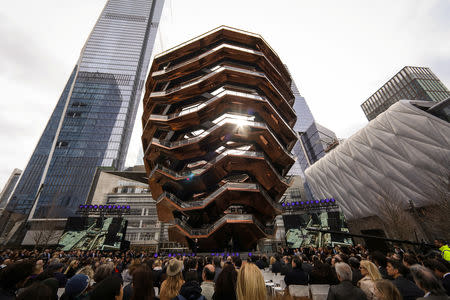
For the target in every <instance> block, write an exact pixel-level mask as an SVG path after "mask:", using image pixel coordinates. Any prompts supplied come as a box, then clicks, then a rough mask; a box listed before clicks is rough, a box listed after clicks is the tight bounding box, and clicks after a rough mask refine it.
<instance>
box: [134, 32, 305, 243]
mask: <svg viewBox="0 0 450 300" xmlns="http://www.w3.org/2000/svg"><path fill="white" fill-rule="evenodd" d="M290 84H291V78H290V75H289V72H288V71H287V69H286V68H285V66H284V65H283V63H282V62H281V60H280V59H279V58H278V56H277V55H276V54H275V52H274V51H273V50H272V49H271V48H270V46H269V45H268V44H267V43H266V42H265V41H264V39H263V38H262V37H261V36H259V35H256V34H253V33H249V32H245V31H241V30H237V29H234V28H229V27H224V26H222V27H219V28H216V29H214V30H212V31H210V32H208V33H206V34H204V35H201V36H199V37H197V38H195V39H193V40H190V41H188V42H186V43H184V44H181V45H180V46H177V47H175V48H172V49H170V50H169V51H167V52H165V53H162V54H160V55H158V56H156V57H155V59H154V61H153V65H152V67H151V70H150V73H149V76H148V79H147V83H146V93H145V97H144V113H143V116H142V125H143V135H142V144H143V148H144V163H145V168H146V170H147V174H148V178H149V185H150V188H151V191H152V195H153V198H154V199H157V204H156V207H157V211H158V217H159V219H160V220H161V221H164V222H170V223H171V224H172V225H171V226H170V227H169V238H170V239H171V240H176V241H178V242H180V243H183V244H186V245H188V246H191V247H192V243H193V241H194V240H196V239H198V246H199V248H200V249H201V250H205V251H206V250H216V251H218V250H221V249H226V248H228V247H229V246H228V245H229V244H230V240H232V241H233V242H232V244H233V248H234V250H249V249H252V248H254V246H255V244H256V242H257V241H258V239H260V238H263V237H267V236H270V235H271V234H272V230H273V220H274V217H275V216H276V215H277V214H280V213H281V210H280V205H279V203H278V201H279V199H280V197H281V196H282V195H283V193H284V191H285V190H286V189H287V187H288V186H289V181H288V180H287V179H286V178H285V177H284V176H285V175H286V173H287V171H288V170H289V169H290V167H291V166H292V164H293V163H294V161H295V159H294V157H293V156H292V154H291V152H290V151H291V149H292V147H293V146H294V144H295V142H296V139H297V137H296V134H295V132H294V131H293V130H292V126H293V125H294V124H295V122H296V114H295V112H294V110H293V108H292V105H293V103H294V95H293V94H292V91H291V89H290Z"/></svg>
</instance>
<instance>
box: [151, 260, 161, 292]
mask: <svg viewBox="0 0 450 300" xmlns="http://www.w3.org/2000/svg"><path fill="white" fill-rule="evenodd" d="M162 275H163V269H162V262H161V260H160V259H157V260H155V261H154V262H153V286H155V287H157V288H158V289H159V288H161V279H162Z"/></svg>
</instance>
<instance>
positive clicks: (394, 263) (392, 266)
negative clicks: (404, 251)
mask: <svg viewBox="0 0 450 300" xmlns="http://www.w3.org/2000/svg"><path fill="white" fill-rule="evenodd" d="M386 272H387V273H388V275H389V276H392V277H394V278H397V277H398V276H404V275H405V274H406V273H407V272H408V269H407V268H406V267H405V266H404V265H403V264H402V263H401V262H400V261H399V260H396V259H389V260H388V261H387V263H386Z"/></svg>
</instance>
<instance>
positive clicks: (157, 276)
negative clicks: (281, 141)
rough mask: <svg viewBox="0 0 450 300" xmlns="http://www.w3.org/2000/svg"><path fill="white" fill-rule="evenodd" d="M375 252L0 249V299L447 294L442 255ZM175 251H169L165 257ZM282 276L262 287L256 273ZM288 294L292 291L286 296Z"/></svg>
mask: <svg viewBox="0 0 450 300" xmlns="http://www.w3.org/2000/svg"><path fill="white" fill-rule="evenodd" d="M435 243H436V245H437V246H438V248H439V249H441V252H442V253H439V252H437V251H436V252H430V253H427V254H417V253H414V251H411V250H403V249H402V248H400V247H395V249H393V251H392V252H390V253H387V254H383V253H381V252H377V251H368V250H366V249H365V248H364V247H362V246H360V245H358V246H355V247H349V246H345V247H344V246H342V247H339V246H336V247H334V248H333V247H324V248H313V247H308V248H300V249H293V251H292V252H285V251H283V252H282V253H276V254H274V255H256V254H254V255H248V256H246V257H245V258H242V257H241V256H242V255H233V256H228V257H227V256H222V255H206V256H202V255H196V256H181V255H171V257H169V256H168V255H163V256H158V255H156V254H153V253H146V252H135V251H126V252H120V251H117V252H106V251H104V252H101V251H69V252H63V251H58V250H50V249H46V250H43V251H38V250H3V251H0V269H1V270H0V300H3V299H5V300H6V299H8V300H9V299H19V300H27V299H33V300H34V299H36V300H47V299H48V300H58V299H61V300H72V299H73V300H96V299H101V300H130V299H132V300H140V299H143V300H153V299H161V300H172V299H177V300H185V299H187V300H211V299H214V300H267V299H271V298H279V299H292V297H293V295H290V293H289V287H290V286H292V285H294V286H298V285H314V284H329V285H330V286H331V287H330V288H329V292H328V299H329V300H333V299H345V300H352V299H362V300H363V299H377V300H391V299H392V300H398V299H404V300H410V299H422V298H424V299H425V298H427V297H429V299H449V298H448V295H450V257H449V256H450V253H447V252H448V250H447V249H449V248H448V245H446V243H444V242H443V241H436V242H435ZM172 256H175V257H172ZM269 270H270V272H272V273H275V274H280V275H282V276H284V282H285V284H286V286H287V287H286V289H285V291H284V293H280V294H275V295H272V294H270V293H268V292H267V290H268V289H267V288H266V284H267V282H266V281H265V280H264V276H263V271H264V272H266V273H267V272H269ZM294 296H295V295H294Z"/></svg>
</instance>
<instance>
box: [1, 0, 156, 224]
mask: <svg viewBox="0 0 450 300" xmlns="http://www.w3.org/2000/svg"><path fill="white" fill-rule="evenodd" d="M163 4H164V1H163V0H153V1H152V0H108V1H107V3H106V5H105V7H104V9H103V11H102V12H101V15H100V17H99V19H98V21H97V23H96V25H95V27H94V29H93V30H92V32H91V34H90V36H89V38H88V40H87V42H86V44H85V45H84V47H83V49H82V51H81V55H80V58H79V60H78V62H77V64H76V65H75V68H74V70H73V72H72V74H71V76H70V78H69V80H68V82H67V84H66V86H65V88H64V90H63V92H62V95H61V97H60V99H59V101H58V102H57V104H56V107H55V109H54V111H53V113H52V115H51V117H50V119H49V121H48V123H47V126H46V128H45V130H44V132H43V134H42V136H41V138H40V140H39V142H38V144H37V146H36V148H35V150H34V152H33V154H32V156H31V159H30V161H29V163H28V165H27V166H26V168H25V171H24V173H23V175H22V177H21V179H20V181H19V183H18V185H17V187H16V189H15V191H14V193H13V195H12V196H11V198H10V201H9V203H8V206H7V209H8V210H9V211H12V212H15V213H20V214H24V215H28V216H29V219H41V218H66V217H68V216H70V215H73V214H74V212H75V210H76V209H77V207H78V205H80V204H82V203H84V202H85V200H86V197H87V195H88V192H89V189H90V186H91V182H92V179H93V177H94V174H95V171H96V168H97V167H98V166H103V167H113V168H115V169H119V170H121V169H123V167H124V163H125V158H126V154H127V150H128V144H129V141H130V138H131V132H132V129H133V124H134V121H135V117H136V112H137V109H138V105H139V103H140V99H141V92H142V88H143V86H144V82H145V79H146V75H147V74H146V73H147V70H148V65H149V62H150V58H151V53H152V49H153V45H154V41H155V37H156V32H157V29H158V24H159V20H160V17H161V12H162V7H163Z"/></svg>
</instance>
